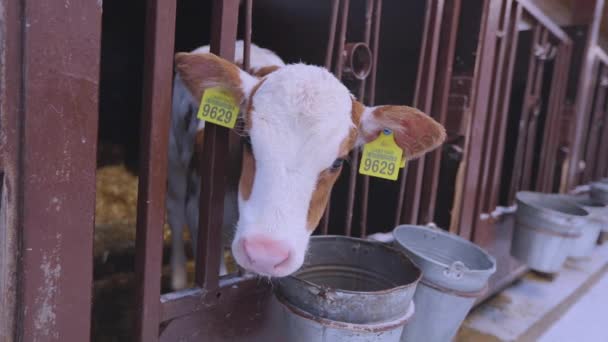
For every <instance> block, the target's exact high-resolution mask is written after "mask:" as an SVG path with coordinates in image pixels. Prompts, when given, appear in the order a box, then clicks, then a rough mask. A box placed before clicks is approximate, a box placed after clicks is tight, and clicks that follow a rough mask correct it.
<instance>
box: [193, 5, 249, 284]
mask: <svg viewBox="0 0 608 342" xmlns="http://www.w3.org/2000/svg"><path fill="white" fill-rule="evenodd" d="M238 13H239V1H238V0H214V2H213V15H212V17H213V21H212V23H211V25H212V26H211V52H213V53H215V54H216V55H218V56H221V57H223V58H225V59H227V60H232V59H233V58H234V48H235V41H236V32H237V21H238ZM228 133H229V131H228V129H227V128H224V127H220V126H217V125H206V127H205V141H204V143H203V156H202V157H201V158H200V160H201V196H200V204H199V212H200V215H199V217H200V219H199V220H200V221H199V228H198V229H199V234H198V242H197V245H198V248H197V253H198V255H197V256H196V283H197V285H199V286H200V287H202V288H204V289H208V290H214V289H216V288H217V287H218V286H219V266H220V258H221V248H222V246H221V241H222V239H221V233H222V232H221V230H222V220H223V215H224V195H225V189H226V185H227V181H228V177H227V175H228V150H229V149H228V147H229V139H228V138H229V137H228Z"/></svg>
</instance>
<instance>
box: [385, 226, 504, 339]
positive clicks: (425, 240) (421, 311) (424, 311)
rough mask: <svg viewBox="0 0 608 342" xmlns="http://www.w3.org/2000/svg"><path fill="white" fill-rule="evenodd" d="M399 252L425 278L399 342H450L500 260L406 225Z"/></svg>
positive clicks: (400, 230) (398, 232) (445, 235)
mask: <svg viewBox="0 0 608 342" xmlns="http://www.w3.org/2000/svg"><path fill="white" fill-rule="evenodd" d="M393 234H394V236H395V240H396V244H397V245H398V247H399V248H400V249H401V250H403V251H404V253H405V254H406V255H408V256H409V257H410V258H411V259H412V260H413V261H414V262H415V263H416V264H417V265H419V266H420V268H421V269H422V272H423V278H422V280H421V281H420V284H419V285H418V288H417V289H416V294H415V296H414V302H415V303H416V315H415V316H414V317H413V319H412V322H411V323H409V324H408V325H407V326H406V327H405V328H404V331H403V335H402V337H401V341H428V342H435V341H436V342H443V341H451V340H452V339H453V338H454V336H455V334H456V332H457V331H458V328H459V327H460V325H461V324H462V321H463V320H464V319H465V317H466V315H467V314H468V312H469V310H470V309H471V307H472V306H473V304H474V303H475V301H476V299H477V298H479V297H480V296H481V295H483V293H484V291H485V290H486V288H487V284H488V279H489V278H490V276H491V275H492V274H494V272H495V271H496V260H495V259H494V258H493V257H492V256H491V255H489V254H488V253H487V252H485V251H484V250H483V249H481V248H480V247H478V246H477V245H475V244H473V243H471V242H469V241H467V240H465V239H462V238H460V237H458V236H455V235H453V234H449V233H447V232H444V231H441V230H438V229H432V228H429V227H423V226H411V225H403V226H399V227H397V228H396V229H395V230H394V232H393Z"/></svg>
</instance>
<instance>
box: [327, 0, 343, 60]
mask: <svg viewBox="0 0 608 342" xmlns="http://www.w3.org/2000/svg"><path fill="white" fill-rule="evenodd" d="M339 5H340V0H331V19H330V24H329V37H327V49H326V53H325V68H326V69H331V59H332V56H333V55H334V44H335V40H336V26H337V25H338V7H339Z"/></svg>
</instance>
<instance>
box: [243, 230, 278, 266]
mask: <svg viewBox="0 0 608 342" xmlns="http://www.w3.org/2000/svg"><path fill="white" fill-rule="evenodd" d="M243 250H244V252H245V255H246V256H247V258H248V261H249V262H250V263H251V264H252V265H254V266H259V267H261V268H264V269H272V268H274V267H277V266H280V265H281V264H283V263H285V262H286V261H287V260H288V259H289V249H288V248H287V247H286V246H284V245H283V244H282V243H281V242H280V241H277V240H273V239H269V238H266V237H252V238H247V239H245V240H244V241H243Z"/></svg>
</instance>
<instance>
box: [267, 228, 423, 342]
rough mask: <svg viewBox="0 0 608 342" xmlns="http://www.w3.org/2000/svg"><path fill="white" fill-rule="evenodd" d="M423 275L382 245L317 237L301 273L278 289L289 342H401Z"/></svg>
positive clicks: (279, 316)
mask: <svg viewBox="0 0 608 342" xmlns="http://www.w3.org/2000/svg"><path fill="white" fill-rule="evenodd" d="M420 277H421V272H420V269H419V268H418V267H417V266H416V265H415V264H414V263H413V262H412V261H411V260H410V259H408V258H407V257H406V256H405V255H404V254H403V253H401V252H399V251H398V250H396V249H394V248H392V247H390V246H387V245H385V244H382V243H378V242H373V241H369V240H363V239H356V238H350V237H343V236H315V237H312V238H311V241H310V251H309V253H308V256H307V259H306V260H305V263H304V266H303V267H302V269H301V270H300V271H298V272H296V273H295V274H293V275H292V276H289V277H286V278H283V279H281V280H280V281H279V283H278V288H277V293H276V300H275V304H274V305H275V307H274V313H275V314H277V319H278V320H280V321H281V322H282V324H280V326H281V327H284V328H285V329H284V331H282V332H281V334H282V335H281V336H282V337H283V338H284V339H285V340H286V341H328V342H329V341H332V342H333V341H399V338H400V336H401V332H402V330H403V327H404V325H405V324H406V323H407V322H408V321H409V320H410V319H411V317H412V315H413V314H414V311H415V307H414V304H413V302H412V298H413V296H414V292H415V290H416V286H417V284H418V281H419V280H420Z"/></svg>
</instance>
